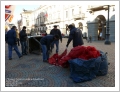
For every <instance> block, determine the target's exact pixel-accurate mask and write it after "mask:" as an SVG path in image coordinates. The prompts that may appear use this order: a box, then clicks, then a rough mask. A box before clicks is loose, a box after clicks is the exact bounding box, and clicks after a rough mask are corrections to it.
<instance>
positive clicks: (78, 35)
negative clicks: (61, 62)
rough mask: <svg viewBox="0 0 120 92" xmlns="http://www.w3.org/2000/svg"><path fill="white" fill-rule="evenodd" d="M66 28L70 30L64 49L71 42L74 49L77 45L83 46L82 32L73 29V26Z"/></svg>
mask: <svg viewBox="0 0 120 92" xmlns="http://www.w3.org/2000/svg"><path fill="white" fill-rule="evenodd" d="M68 28H69V29H70V34H69V38H68V41H67V45H66V47H68V45H69V44H70V42H71V41H72V40H73V47H76V46H78V45H83V44H84V42H83V39H82V32H81V30H80V29H77V28H75V26H73V25H72V24H70V25H69V26H68Z"/></svg>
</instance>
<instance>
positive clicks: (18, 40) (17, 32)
mask: <svg viewBox="0 0 120 92" xmlns="http://www.w3.org/2000/svg"><path fill="white" fill-rule="evenodd" d="M16 37H17V44H18V46H20V43H19V42H20V37H19V31H18V29H16Z"/></svg>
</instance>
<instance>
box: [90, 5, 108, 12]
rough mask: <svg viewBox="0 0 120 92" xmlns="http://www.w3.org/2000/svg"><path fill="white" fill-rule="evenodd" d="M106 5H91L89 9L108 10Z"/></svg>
mask: <svg viewBox="0 0 120 92" xmlns="http://www.w3.org/2000/svg"><path fill="white" fill-rule="evenodd" d="M104 6H105V5H89V6H88V10H90V11H100V10H106V9H108V8H107V7H104Z"/></svg>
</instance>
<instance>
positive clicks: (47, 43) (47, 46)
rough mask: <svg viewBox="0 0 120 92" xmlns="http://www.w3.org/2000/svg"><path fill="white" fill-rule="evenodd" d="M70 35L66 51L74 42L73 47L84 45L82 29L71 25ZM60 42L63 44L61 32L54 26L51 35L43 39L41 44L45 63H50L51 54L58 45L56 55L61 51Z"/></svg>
mask: <svg viewBox="0 0 120 92" xmlns="http://www.w3.org/2000/svg"><path fill="white" fill-rule="evenodd" d="M68 28H69V31H70V34H69V38H68V41H67V43H66V49H67V48H68V46H69V44H70V42H71V41H72V40H73V47H76V46H78V45H83V44H84V42H83V39H82V32H81V30H80V29H78V28H76V27H75V26H74V25H72V24H70V25H69V26H68ZM59 40H60V41H61V43H62V35H61V31H60V30H59V29H57V26H56V25H55V26H54V29H52V30H51V31H50V35H47V36H45V37H43V38H41V40H40V43H41V47H42V51H43V62H48V59H49V54H50V52H51V51H52V49H53V48H54V44H56V53H58V51H59Z"/></svg>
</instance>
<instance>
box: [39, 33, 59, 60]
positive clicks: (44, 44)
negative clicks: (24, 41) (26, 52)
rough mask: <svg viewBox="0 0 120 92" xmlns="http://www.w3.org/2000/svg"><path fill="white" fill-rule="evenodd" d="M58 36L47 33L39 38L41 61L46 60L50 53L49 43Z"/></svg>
mask: <svg viewBox="0 0 120 92" xmlns="http://www.w3.org/2000/svg"><path fill="white" fill-rule="evenodd" d="M58 40H59V36H58V35H54V36H53V35H47V36H44V37H43V38H41V40H40V43H41V47H42V52H43V62H48V61H47V60H48V58H49V53H50V45H51V43H52V42H53V41H58Z"/></svg>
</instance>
